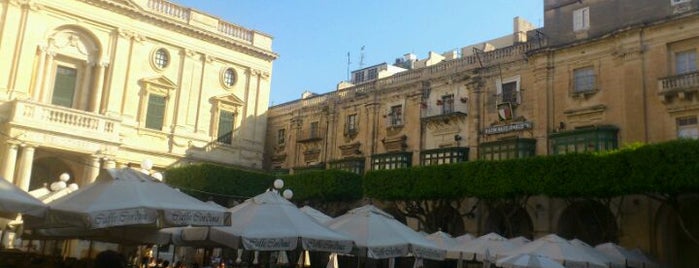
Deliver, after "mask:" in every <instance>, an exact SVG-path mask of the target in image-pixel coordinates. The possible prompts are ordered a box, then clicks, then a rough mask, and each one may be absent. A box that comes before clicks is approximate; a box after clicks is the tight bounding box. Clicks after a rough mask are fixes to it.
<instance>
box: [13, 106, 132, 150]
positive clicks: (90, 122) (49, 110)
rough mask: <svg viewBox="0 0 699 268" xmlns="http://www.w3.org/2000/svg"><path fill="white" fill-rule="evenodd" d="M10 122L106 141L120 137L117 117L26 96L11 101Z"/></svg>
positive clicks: (116, 139) (46, 130) (45, 130)
mask: <svg viewBox="0 0 699 268" xmlns="http://www.w3.org/2000/svg"><path fill="white" fill-rule="evenodd" d="M9 123H10V124H12V125H15V126H24V127H27V128H34V129H36V130H37V131H41V132H54V133H66V132H68V133H70V135H71V136H80V137H84V138H89V139H94V140H102V141H108V142H118V141H119V126H120V122H119V120H117V119H114V118H109V117H106V116H102V115H97V114H92V113H88V112H84V111H79V110H74V109H70V108H65V107H59V106H54V105H48V104H41V103H35V102H31V101H25V100H15V101H13V102H12V113H11V117H10V118H9Z"/></svg>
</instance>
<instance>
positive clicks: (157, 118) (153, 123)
mask: <svg viewBox="0 0 699 268" xmlns="http://www.w3.org/2000/svg"><path fill="white" fill-rule="evenodd" d="M165 102H166V97H165V96H163V95H157V94H149V95H148V110H147V111H146V128H150V129H154V130H162V129H163V120H164V119H165Z"/></svg>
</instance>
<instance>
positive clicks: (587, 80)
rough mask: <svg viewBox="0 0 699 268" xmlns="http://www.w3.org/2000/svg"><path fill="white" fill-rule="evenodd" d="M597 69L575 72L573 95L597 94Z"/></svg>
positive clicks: (589, 67) (589, 68)
mask: <svg viewBox="0 0 699 268" xmlns="http://www.w3.org/2000/svg"><path fill="white" fill-rule="evenodd" d="M595 80H596V77H595V69H594V67H592V66H588V67H583V68H578V69H575V70H573V94H580V93H591V92H595V90H596V86H595V83H596V82H595Z"/></svg>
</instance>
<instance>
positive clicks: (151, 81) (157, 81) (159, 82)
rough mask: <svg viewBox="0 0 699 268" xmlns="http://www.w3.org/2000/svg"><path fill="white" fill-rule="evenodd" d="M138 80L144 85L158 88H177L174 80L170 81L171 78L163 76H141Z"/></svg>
mask: <svg viewBox="0 0 699 268" xmlns="http://www.w3.org/2000/svg"><path fill="white" fill-rule="evenodd" d="M140 82H141V83H142V84H144V85H146V84H147V85H151V86H156V87H160V88H167V89H175V88H177V84H175V82H172V80H170V79H168V78H167V77H165V76H162V75H161V76H157V77H151V78H143V79H141V80H140Z"/></svg>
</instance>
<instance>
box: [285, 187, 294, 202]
mask: <svg viewBox="0 0 699 268" xmlns="http://www.w3.org/2000/svg"><path fill="white" fill-rule="evenodd" d="M282 196H284V198H285V199H286V200H290V199H291V198H292V197H294V192H293V191H291V190H290V189H286V190H284V192H282Z"/></svg>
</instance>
